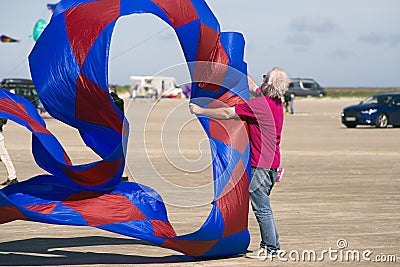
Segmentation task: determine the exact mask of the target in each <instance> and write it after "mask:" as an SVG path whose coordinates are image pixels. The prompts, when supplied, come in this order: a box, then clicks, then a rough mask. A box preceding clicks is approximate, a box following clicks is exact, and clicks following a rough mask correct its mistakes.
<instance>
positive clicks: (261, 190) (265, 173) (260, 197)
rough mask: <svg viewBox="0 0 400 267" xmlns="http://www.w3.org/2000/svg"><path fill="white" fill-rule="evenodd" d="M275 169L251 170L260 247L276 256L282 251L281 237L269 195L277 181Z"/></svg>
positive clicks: (252, 196)
mask: <svg viewBox="0 0 400 267" xmlns="http://www.w3.org/2000/svg"><path fill="white" fill-rule="evenodd" d="M276 175H277V172H276V170H275V169H264V168H253V167H252V168H251V177H252V178H251V183H250V200H251V206H252V207H253V211H254V214H255V216H256V218H257V221H258V224H259V226H260V232H261V242H260V247H263V248H265V249H267V251H268V252H269V253H271V254H275V253H276V251H277V250H279V249H280V245H279V235H278V230H277V229H276V225H275V219H274V215H273V213H272V209H271V204H270V199H269V195H270V193H271V190H272V187H273V186H274V184H275V181H276Z"/></svg>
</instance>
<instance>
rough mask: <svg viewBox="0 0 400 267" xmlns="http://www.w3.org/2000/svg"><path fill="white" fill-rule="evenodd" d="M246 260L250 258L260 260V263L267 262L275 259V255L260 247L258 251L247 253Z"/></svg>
mask: <svg viewBox="0 0 400 267" xmlns="http://www.w3.org/2000/svg"><path fill="white" fill-rule="evenodd" d="M245 256H246V258H250V259H258V260H260V261H265V260H266V259H272V258H273V257H274V255H272V254H271V253H269V252H268V251H267V249H265V248H262V247H260V248H259V249H257V250H254V251H251V252H247V253H246V254H245Z"/></svg>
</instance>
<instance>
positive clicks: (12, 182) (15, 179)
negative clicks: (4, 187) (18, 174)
mask: <svg viewBox="0 0 400 267" xmlns="http://www.w3.org/2000/svg"><path fill="white" fill-rule="evenodd" d="M16 183H18V180H17V178H14V179H12V180H10V182H9V183H8V185H10V184H16Z"/></svg>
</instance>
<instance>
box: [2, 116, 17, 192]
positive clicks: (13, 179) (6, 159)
mask: <svg viewBox="0 0 400 267" xmlns="http://www.w3.org/2000/svg"><path fill="white" fill-rule="evenodd" d="M6 123H7V119H4V118H0V159H1V161H2V162H3V163H4V165H5V166H6V169H7V172H8V178H7V180H6V181H5V182H3V183H1V185H3V186H6V185H9V184H15V183H18V180H17V174H16V172H15V168H14V165H13V163H12V161H11V159H10V156H9V155H8V151H7V148H6V145H5V143H4V136H3V126H4V124H6Z"/></svg>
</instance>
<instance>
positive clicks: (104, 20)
mask: <svg viewBox="0 0 400 267" xmlns="http://www.w3.org/2000/svg"><path fill="white" fill-rule="evenodd" d="M137 13H150V14H154V15H156V16H158V17H159V18H161V19H162V20H163V21H165V22H166V23H167V24H169V25H170V26H171V27H172V28H173V29H174V30H175V32H176V34H177V36H178V38H179V41H180V44H181V47H182V50H183V52H184V56H185V59H186V61H187V63H188V64H187V65H188V68H189V71H190V74H191V76H192V81H193V82H192V86H191V88H192V93H191V97H192V100H191V101H197V102H198V103H200V104H201V105H203V106H205V105H208V106H210V107H211V106H219V105H226V106H233V105H236V104H237V103H241V102H243V101H244V100H247V99H248V98H249V93H248V85H247V65H246V63H245V62H244V61H243V52H244V38H243V36H242V35H241V34H240V33H235V32H221V31H220V28H219V23H218V21H217V19H216V18H215V16H214V15H213V13H212V12H211V10H210V9H209V7H208V6H207V4H206V3H205V1H204V0H137V1H132V0H97V1H96V0H80V1H76V0H65V1H61V2H60V3H59V4H58V5H57V6H56V8H55V10H54V13H53V16H52V18H51V21H50V23H49V24H48V26H47V27H46V29H45V30H44V31H43V33H42V35H41V36H40V38H39V39H38V41H37V42H36V45H35V47H34V48H33V50H32V52H31V54H30V55H29V63H30V69H31V74H32V78H33V81H34V83H35V86H36V89H37V91H38V95H39V97H40V100H41V102H42V103H43V105H44V107H45V108H46V110H47V111H48V112H49V113H50V114H51V115H52V116H53V117H54V118H56V119H58V120H60V121H62V122H64V123H66V124H68V125H70V126H72V127H75V128H76V129H78V131H79V133H80V135H81V137H82V139H83V141H84V142H85V144H86V145H87V146H89V147H90V148H91V149H92V150H93V151H94V152H95V153H97V154H98V155H99V156H100V157H101V160H99V161H97V162H92V163H89V164H84V165H73V164H72V163H71V160H70V158H69V156H68V155H67V153H66V152H65V150H64V149H63V147H62V146H61V144H60V143H59V142H58V140H57V139H56V137H55V136H54V135H53V134H52V133H50V132H49V131H48V130H47V129H46V125H45V122H44V120H43V119H42V118H41V117H40V116H39V115H38V113H37V111H36V109H35V107H34V106H33V105H32V104H31V103H29V102H28V101H27V100H25V99H24V98H22V97H19V96H17V95H14V94H11V93H9V92H7V91H5V90H0V117H5V118H8V119H11V120H13V121H15V122H16V123H19V124H20V125H23V126H25V127H26V128H27V129H28V130H29V131H31V132H32V153H33V155H34V158H35V161H36V163H37V164H38V165H39V166H40V167H41V168H43V169H44V170H45V171H47V172H48V173H49V174H43V175H39V176H36V177H32V178H30V179H28V180H26V181H24V182H20V183H18V184H13V185H9V186H7V187H5V188H3V189H2V190H0V223H6V222H10V221H13V220H27V221H37V222H43V223H50V224H64V225H81V226H82V225H83V226H91V227H96V228H99V229H103V230H107V231H111V232H114V233H119V234H122V235H126V236H130V237H134V238H139V239H142V240H147V241H149V242H152V243H153V244H156V245H159V246H162V247H166V248H171V249H174V250H177V251H180V252H182V253H184V254H185V255H188V256H191V257H196V258H209V257H220V256H229V255H236V254H240V253H243V252H245V251H246V249H247V247H248V245H249V241H250V237H249V232H248V229H247V214H248V205H249V201H248V198H249V195H248V185H249V179H250V176H249V171H250V169H249V164H248V162H249V144H248V139H247V130H246V125H245V124H244V123H243V122H241V121H224V122H219V121H215V120H210V119H209V118H204V117H199V120H200V122H201V124H202V126H203V128H204V130H205V131H206V133H207V135H208V137H209V139H210V142H212V143H213V145H212V146H211V149H212V157H213V179H214V201H213V208H212V210H211V212H210V214H209V216H208V218H207V219H206V221H205V222H204V224H203V225H202V226H201V227H200V229H198V230H197V231H195V232H193V233H191V234H187V235H183V236H177V235H176V233H175V231H174V229H173V227H172V225H171V224H170V222H169V221H168V218H167V211H166V208H165V205H164V203H163V201H162V198H161V196H160V195H159V194H158V193H157V192H155V191H154V190H153V189H151V188H149V187H147V186H146V185H142V184H138V183H133V182H121V176H122V172H123V169H124V166H125V155H124V151H125V150H126V144H127V137H128V133H129V125H128V123H127V121H126V120H124V115H123V114H122V113H121V112H120V110H119V109H118V107H117V106H115V104H114V103H113V102H112V100H111V98H110V95H109V93H108V77H107V75H108V57H109V55H108V52H109V47H110V41H111V35H112V32H113V29H114V26H115V23H116V21H117V19H118V18H120V17H121V16H126V15H130V14H137ZM143 156H144V155H143Z"/></svg>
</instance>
